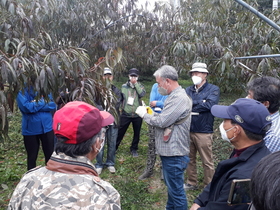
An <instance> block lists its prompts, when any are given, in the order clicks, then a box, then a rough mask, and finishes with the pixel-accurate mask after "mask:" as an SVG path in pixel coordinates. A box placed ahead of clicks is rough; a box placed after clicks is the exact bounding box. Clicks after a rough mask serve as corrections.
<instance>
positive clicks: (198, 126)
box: [185, 63, 220, 190]
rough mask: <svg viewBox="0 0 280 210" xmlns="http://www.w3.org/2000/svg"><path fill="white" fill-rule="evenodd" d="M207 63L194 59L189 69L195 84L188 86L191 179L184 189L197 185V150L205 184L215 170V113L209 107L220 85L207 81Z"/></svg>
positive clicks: (194, 187)
mask: <svg viewBox="0 0 280 210" xmlns="http://www.w3.org/2000/svg"><path fill="white" fill-rule="evenodd" d="M208 73H209V72H208V70H207V65H206V64H205V63H194V64H193V65H192V70H191V71H190V72H189V74H190V76H191V78H192V81H193V83H194V85H192V86H190V87H187V88H186V92H187V94H188V95H189V96H190V97H191V98H192V100H193V106H192V121H191V128H190V137H191V141H190V163H189V166H188V168H187V175H188V180H187V184H185V189H187V190H195V189H198V181H197V168H196V153H197V152H198V153H199V155H200V157H201V161H202V166H203V171H204V180H203V187H204V186H206V185H208V184H209V182H210V181H211V180H212V177H213V174H214V162H213V154H212V139H213V123H214V116H213V115H212V114H211V112H210V109H211V107H212V106H213V105H215V104H218V102H219V97H220V89H219V88H218V87H217V86H216V85H212V84H210V83H208V82H207V79H206V78H207V75H208Z"/></svg>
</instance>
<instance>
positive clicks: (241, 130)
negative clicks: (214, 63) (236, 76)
mask: <svg viewBox="0 0 280 210" xmlns="http://www.w3.org/2000/svg"><path fill="white" fill-rule="evenodd" d="M211 113H212V114H213V115H214V116H215V117H219V118H222V119H224V120H223V122H222V124H221V125H220V132H221V137H222V139H223V140H225V141H228V142H230V143H231V144H232V145H233V147H234V150H233V152H232V153H231V155H230V158H229V159H227V160H224V161H221V162H220V163H219V164H218V166H217V168H216V171H215V173H214V176H213V179H212V181H211V182H210V183H209V184H208V185H207V187H205V188H204V190H203V192H202V193H201V194H200V195H198V196H197V198H196V199H195V201H194V204H193V205H192V207H191V208H190V210H197V209H198V210H213V209H215V210H230V209H234V210H247V209H248V206H249V205H248V204H241V205H234V206H229V205H228V203H227V200H228V197H229V193H230V187H231V184H232V181H233V180H234V179H250V178H251V174H252V171H253V169H254V167H255V166H256V165H257V163H258V162H259V161H260V160H261V159H262V158H263V157H265V156H266V155H268V154H270V151H269V150H268V149H267V147H266V146H265V142H264V141H263V138H264V136H265V134H266V132H267V130H268V129H269V128H270V126H271V117H270V114H269V112H268V110H267V109H266V107H265V106H263V105H262V103H260V102H258V101H256V100H253V99H247V98H240V99H238V100H236V101H235V102H234V103H233V104H231V105H230V106H222V105H214V106H213V107H212V108H211Z"/></svg>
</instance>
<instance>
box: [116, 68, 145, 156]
mask: <svg viewBox="0 0 280 210" xmlns="http://www.w3.org/2000/svg"><path fill="white" fill-rule="evenodd" d="M128 77H129V80H128V81H127V82H126V83H125V84H123V85H122V88H121V92H122V94H123V99H122V104H121V116H120V127H119V130H118V137H117V143H116V150H117V149H118V147H119V145H120V143H121V141H122V139H123V137H124V134H125V133H126V131H127V128H128V126H129V125H130V123H132V127H133V132H134V134H133V139H132V142H131V146H130V152H131V155H132V156H133V157H138V152H137V150H138V144H139V141H140V131H141V126H142V118H141V117H139V115H138V114H136V113H135V111H136V109H137V107H138V106H141V105H142V100H141V98H142V97H143V96H144V95H145V94H146V90H145V88H144V86H143V85H142V84H141V83H140V82H139V81H138V78H139V71H138V69H136V68H132V69H130V70H129V72H128Z"/></svg>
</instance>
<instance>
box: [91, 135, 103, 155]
mask: <svg viewBox="0 0 280 210" xmlns="http://www.w3.org/2000/svg"><path fill="white" fill-rule="evenodd" d="M100 144H101V142H100V137H97V138H96V140H95V143H94V144H93V145H92V150H93V151H94V152H99V151H98V149H99V148H100Z"/></svg>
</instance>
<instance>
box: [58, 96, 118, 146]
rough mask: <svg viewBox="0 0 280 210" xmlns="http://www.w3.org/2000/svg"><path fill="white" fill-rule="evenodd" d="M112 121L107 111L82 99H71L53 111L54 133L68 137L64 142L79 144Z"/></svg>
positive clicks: (112, 118)
mask: <svg viewBox="0 0 280 210" xmlns="http://www.w3.org/2000/svg"><path fill="white" fill-rule="evenodd" d="M113 122H114V117H113V116H112V115H111V114H110V113H109V112H105V111H99V110H98V109H97V108H95V107H94V106H92V105H90V104H87V103H85V102H82V101H73V102H69V103H67V104H66V105H65V106H64V107H62V108H61V109H59V110H58V111H56V112H55V114H54V117H53V130H54V133H55V134H56V135H61V136H64V137H66V138H68V140H67V141H65V143H67V144H79V143H82V142H84V141H87V140H89V139H90V138H92V137H93V136H95V135H96V134H98V133H99V131H100V130H101V128H102V127H105V126H107V125H110V124H111V123H113Z"/></svg>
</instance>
